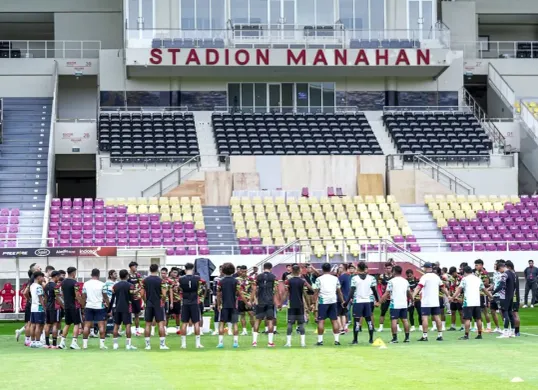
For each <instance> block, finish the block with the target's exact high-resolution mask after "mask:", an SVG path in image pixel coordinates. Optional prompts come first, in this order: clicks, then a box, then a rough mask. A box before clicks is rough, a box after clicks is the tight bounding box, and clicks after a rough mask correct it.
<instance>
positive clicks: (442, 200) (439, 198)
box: [435, 195, 445, 203]
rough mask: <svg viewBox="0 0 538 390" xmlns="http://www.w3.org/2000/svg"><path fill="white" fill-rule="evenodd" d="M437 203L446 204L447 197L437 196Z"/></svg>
mask: <svg viewBox="0 0 538 390" xmlns="http://www.w3.org/2000/svg"><path fill="white" fill-rule="evenodd" d="M435 201H436V202H437V203H441V202H444V201H445V196H444V195H435Z"/></svg>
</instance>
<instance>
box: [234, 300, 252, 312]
mask: <svg viewBox="0 0 538 390" xmlns="http://www.w3.org/2000/svg"><path fill="white" fill-rule="evenodd" d="M237 311H239V313H246V312H247V311H252V309H251V308H248V307H247V305H246V304H245V302H243V301H239V303H238V305H237Z"/></svg>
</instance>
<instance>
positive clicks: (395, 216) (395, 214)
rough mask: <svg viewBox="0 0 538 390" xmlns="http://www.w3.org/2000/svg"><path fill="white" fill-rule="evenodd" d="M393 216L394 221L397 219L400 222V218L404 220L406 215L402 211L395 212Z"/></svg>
mask: <svg viewBox="0 0 538 390" xmlns="http://www.w3.org/2000/svg"><path fill="white" fill-rule="evenodd" d="M392 215H393V216H394V219H396V220H398V219H400V218H404V213H403V211H401V210H398V211H395V212H393V213H392Z"/></svg>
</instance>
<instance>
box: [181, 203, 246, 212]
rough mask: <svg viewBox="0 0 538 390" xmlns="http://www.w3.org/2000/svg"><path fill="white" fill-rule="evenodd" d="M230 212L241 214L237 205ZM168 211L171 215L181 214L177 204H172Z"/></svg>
mask: <svg viewBox="0 0 538 390" xmlns="http://www.w3.org/2000/svg"><path fill="white" fill-rule="evenodd" d="M234 207H235V208H234ZM231 210H232V214H233V213H240V212H241V207H240V206H238V205H234V206H232V207H231ZM170 211H171V212H172V213H180V212H181V206H180V205H178V204H173V205H172V207H170Z"/></svg>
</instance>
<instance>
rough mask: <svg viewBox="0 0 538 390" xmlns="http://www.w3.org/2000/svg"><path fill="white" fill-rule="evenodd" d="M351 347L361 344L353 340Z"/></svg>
mask: <svg viewBox="0 0 538 390" xmlns="http://www.w3.org/2000/svg"><path fill="white" fill-rule="evenodd" d="M351 345H359V342H358V341H357V340H353V341H352V343H351Z"/></svg>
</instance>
